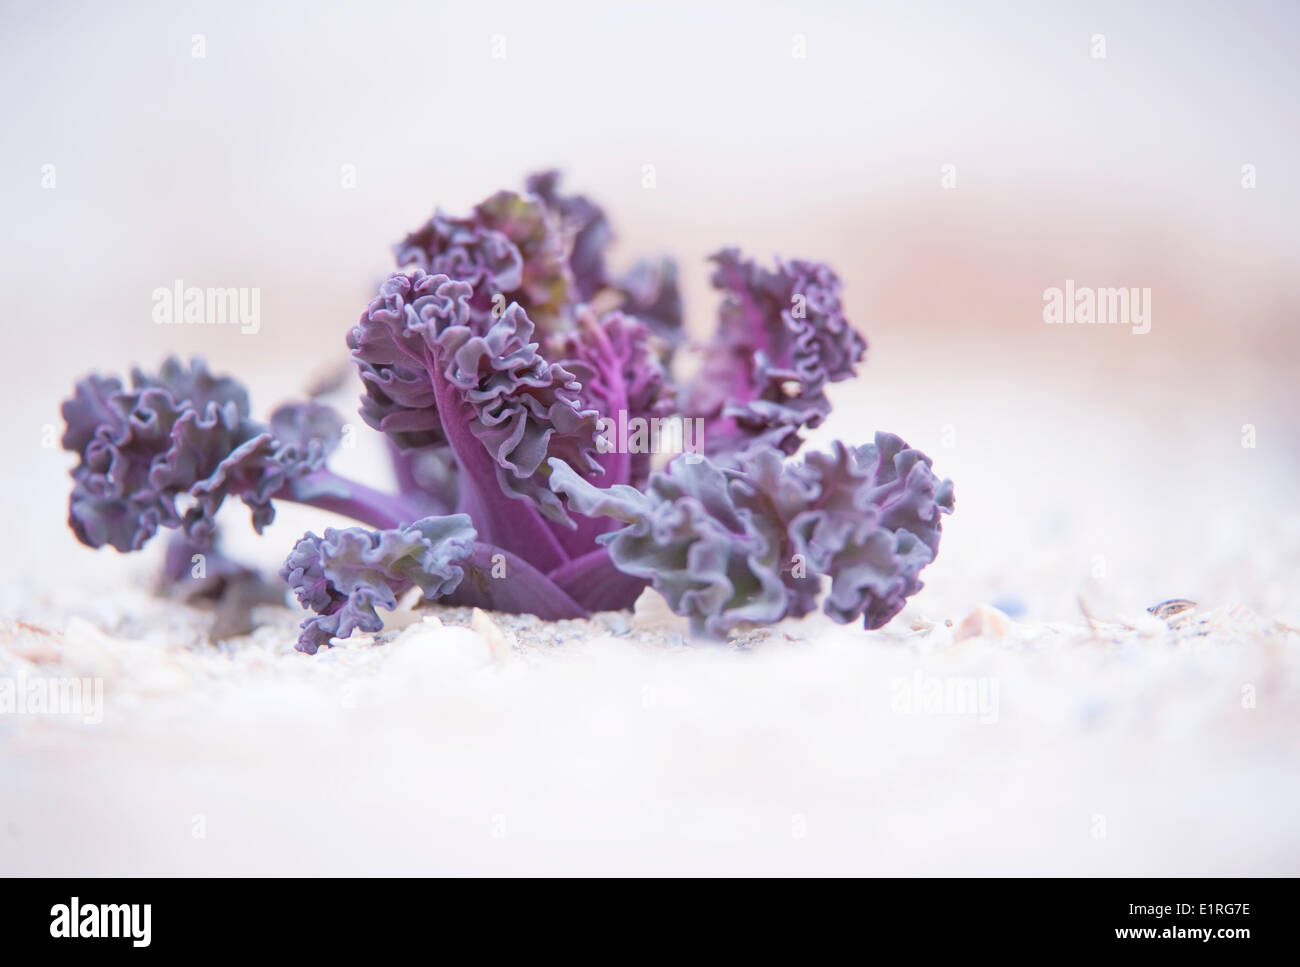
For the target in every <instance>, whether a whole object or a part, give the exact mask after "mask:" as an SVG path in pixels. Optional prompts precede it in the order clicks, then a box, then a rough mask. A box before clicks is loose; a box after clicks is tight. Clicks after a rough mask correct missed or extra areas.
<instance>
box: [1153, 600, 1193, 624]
mask: <svg viewBox="0 0 1300 967" xmlns="http://www.w3.org/2000/svg"><path fill="white" fill-rule="evenodd" d="M1194 607H1196V602H1195V601H1188V600H1187V599H1186V598H1170V599H1169V600H1168V601H1161V602H1160V603H1159V604H1153V605H1152V606H1151V607H1149V608H1147V611H1149V612H1150V613H1151V614H1153V615H1155V616H1156V617H1157V618H1162V619H1164V620H1165V621H1168V620H1169V619H1170V618H1173V617H1175V616H1177V615H1180V614H1183V613H1184V612H1186V611H1190V610H1192V608H1194ZM1179 620H1180V621H1181V620H1182V619H1181V618H1180V619H1179Z"/></svg>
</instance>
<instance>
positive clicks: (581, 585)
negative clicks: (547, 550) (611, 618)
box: [546, 547, 650, 611]
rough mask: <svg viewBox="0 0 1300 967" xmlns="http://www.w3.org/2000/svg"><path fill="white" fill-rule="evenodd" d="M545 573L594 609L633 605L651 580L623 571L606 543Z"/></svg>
mask: <svg viewBox="0 0 1300 967" xmlns="http://www.w3.org/2000/svg"><path fill="white" fill-rule="evenodd" d="M546 576H547V578H549V579H550V580H551V582H552V583H553V584H555V586H556V587H558V588H559V589H560V590H562V591H566V592H568V594H569V596H570V597H571V598H573V600H574V601H576V602H577V603H578V604H580V605H582V606H583V607H584V608H588V609H590V610H591V611H618V610H621V609H623V608H630V607H632V605H634V604H635V603H636V599H637V598H638V597H640V595H641V592H642V591H644V590H645V589H646V587H647V586H648V585H649V584H650V582H649V581H647V580H646V579H645V578H638V577H633V576H632V575H630V574H624V573H623V572H622V571H620V570H619V569H618V568H617V567H616V566H615V565H614V562H613V561H612V560H610V557H609V549H608V548H606V547H598V548H596V549H595V550H594V551H589V552H588V553H586V554H584V555H582V556H581V557H575V558H574V559H573V560H571V561H566V562H565V563H564V564H561V565H560V566H559V567H557V568H556V569H555V570H553V571H551V572H550V573H549V574H547V575H546Z"/></svg>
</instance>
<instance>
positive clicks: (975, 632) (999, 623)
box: [953, 604, 1011, 641]
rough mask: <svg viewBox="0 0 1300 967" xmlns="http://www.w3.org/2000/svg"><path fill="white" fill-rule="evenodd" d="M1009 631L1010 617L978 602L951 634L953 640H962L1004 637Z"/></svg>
mask: <svg viewBox="0 0 1300 967" xmlns="http://www.w3.org/2000/svg"><path fill="white" fill-rule="evenodd" d="M1010 632H1011V619H1009V618H1008V617H1007V616H1006V615H1004V614H1003V613H1002V612H1001V611H999V610H998V609H997V608H991V607H989V606H988V605H987V604H980V605H976V606H975V609H974V610H973V611H971V613H970V614H968V615H966V617H965V618H963V619H962V622H961V624H960V625H958V626H957V631H956V632H955V633H954V634H953V641H964V640H966V639H967V638H1005V637H1006V636H1007V635H1008V634H1010Z"/></svg>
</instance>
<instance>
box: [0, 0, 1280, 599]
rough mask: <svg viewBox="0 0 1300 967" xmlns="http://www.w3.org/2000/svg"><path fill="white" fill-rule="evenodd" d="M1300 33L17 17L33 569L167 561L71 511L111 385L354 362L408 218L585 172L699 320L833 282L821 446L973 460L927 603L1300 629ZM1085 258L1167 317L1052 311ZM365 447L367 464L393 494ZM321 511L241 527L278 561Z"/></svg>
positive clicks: (7, 163) (73, 11) (1104, 19)
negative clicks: (1218, 619) (673, 277)
mask: <svg viewBox="0 0 1300 967" xmlns="http://www.w3.org/2000/svg"><path fill="white" fill-rule="evenodd" d="M1298 22H1300V10H1297V8H1296V7H1295V5H1294V4H1290V3H1283V2H1279V3H1267V2H1253V3H1234V4H1227V3H1185V2H1179V3H1172V2H1171V3H1148V4H1143V5H1133V4H1129V3H1124V2H1115V3H1104V2H1089V3H1078V4H1068V5H1067V4H1042V3H1029V2H1025V3H994V2H982V3H978V4H971V3H949V4H942V3H935V4H915V3H906V4H904V3H899V4H865V3H848V2H844V3H831V2H821V3H811V2H810V3H799V4H784V3H770V2H762V0H758V2H745V3H739V2H734V3H733V2H728V3H716V4H700V3H694V2H681V3H677V2H655V3H639V4H635V3H634V4H620V5H617V6H613V5H605V4H597V3H559V4H536V3H525V2H519V3H492V2H486V3H472V4H469V3H465V4H448V3H392V2H383V0H380V2H371V3H366V4H342V3H276V4H265V5H264V4H231V3H216V2H212V3H184V2H182V3H172V2H169V3H148V2H138V3H125V4H114V5H106V4H99V3H54V4H48V5H39V6H38V5H29V4H21V5H20V4H16V3H7V4H5V5H4V7H3V15H2V20H0V53H2V54H3V56H0V89H3V91H4V92H5V93H4V95H3V99H2V101H0V104H2V111H3V115H2V121H3V127H2V129H3V130H4V132H5V142H6V147H5V150H4V152H3V153H0V197H2V198H3V211H4V215H5V218H4V221H5V240H4V243H3V244H4V250H3V258H0V273H2V274H3V276H2V278H0V293H2V294H0V299H3V309H4V313H3V319H4V321H3V325H4V329H5V346H6V351H7V354H8V357H9V373H8V376H7V378H6V379H5V380H4V383H3V389H0V392H2V393H3V394H4V396H3V406H4V412H5V420H4V428H3V433H4V435H5V440H4V444H5V445H4V451H3V452H4V453H5V454H6V455H7V459H6V460H5V471H4V489H5V498H6V499H5V501H4V507H5V511H4V514H5V530H6V531H7V533H8V534H9V535H10V541H11V542H12V543H18V544H21V546H23V547H24V549H25V551H24V553H23V554H22V555H6V556H5V560H4V561H3V563H2V564H0V567H2V568H3V569H4V570H3V576H5V577H7V578H11V579H15V580H17V579H19V578H21V579H22V580H21V582H20V584H18V585H15V584H12V583H11V585H10V591H9V592H8V593H9V594H10V595H11V596H15V595H26V594H28V593H31V588H32V584H33V582H34V583H35V585H36V586H37V588H38V589H39V586H41V585H43V584H45V585H48V584H50V583H52V582H65V581H78V580H91V579H94V578H98V577H103V576H106V575H112V574H116V573H118V571H119V570H120V569H122V568H126V569H128V570H130V569H132V568H136V567H139V570H137V571H131V572H130V573H133V574H137V575H139V574H144V573H146V572H147V571H148V569H149V567H151V566H152V564H151V563H149V564H148V566H145V564H143V563H142V564H139V565H137V563H136V562H133V561H129V560H128V561H124V560H122V559H121V558H119V557H118V555H116V554H115V553H114V552H113V551H111V550H103V551H100V552H98V553H96V552H92V551H90V550H88V549H85V548H82V547H80V546H79V545H77V544H76V543H75V541H74V540H73V538H72V537H71V535H70V533H69V532H68V531H67V529H66V528H65V527H64V525H63V523H62V521H63V517H64V510H65V508H64V506H63V505H64V502H65V501H66V491H67V483H66V476H65V474H66V470H67V468H68V467H69V466H70V465H71V462H72V461H71V456H70V455H68V454H65V453H63V452H62V451H60V450H58V449H57V447H55V448H50V447H49V446H48V444H49V443H50V442H51V439H52V437H53V436H57V432H59V431H60V421H59V419H58V404H59V401H60V400H61V399H62V398H63V396H65V395H66V394H67V393H68V391H69V388H70V387H71V385H72V382H73V381H74V379H76V378H77V377H79V376H81V375H83V374H84V373H85V372H87V371H89V370H92V369H96V370H102V371H109V372H117V373H124V372H125V371H127V370H128V369H129V367H130V366H131V365H133V364H141V365H145V366H148V367H152V366H156V365H157V363H158V362H159V361H160V360H161V359H162V358H163V357H164V356H166V355H168V354H170V353H178V354H181V355H183V356H190V355H202V356H204V357H206V358H207V359H208V360H209V362H210V363H211V364H212V365H213V367H214V368H216V369H218V370H225V371H232V372H235V373H237V374H238V375H239V376H240V377H241V378H243V379H244V380H245V381H246V382H247V383H248V384H249V386H250V388H251V389H252V391H253V395H254V405H255V408H256V409H257V410H258V411H259V412H260V413H262V414H265V413H267V412H269V410H270V408H271V407H272V406H273V405H274V404H275V403H277V402H279V401H280V400H282V399H285V398H289V397H294V396H298V395H301V393H302V392H303V390H304V389H305V387H306V386H307V385H308V384H309V383H310V382H311V380H312V379H313V378H314V377H315V376H316V375H318V374H319V373H320V372H321V371H322V369H324V368H328V367H329V366H331V365H334V364H337V363H338V362H339V361H340V360H342V359H344V358H345V353H346V349H345V346H344V334H345V332H346V330H347V328H348V327H349V326H350V325H351V324H352V323H353V322H354V321H355V319H356V318H357V316H358V315H359V313H360V311H361V309H362V308H363V307H364V305H365V303H366V302H367V300H368V299H369V297H370V295H371V293H372V291H373V288H374V286H375V284H376V282H377V280H378V279H379V278H380V277H381V276H382V274H383V273H384V272H385V271H386V270H388V269H389V267H390V256H389V252H388V246H389V245H390V244H391V243H392V242H393V241H395V240H396V239H398V238H399V237H401V236H402V235H403V234H405V233H406V232H407V231H409V230H411V229H413V228H414V227H416V226H417V225H418V224H419V223H420V222H421V221H422V220H423V219H424V218H426V217H427V216H428V215H429V214H430V213H431V211H432V210H433V208H434V207H435V206H442V207H444V208H446V209H447V210H449V211H452V212H459V211H464V210H465V209H466V208H468V207H469V206H470V205H471V204H473V203H474V202H475V201H477V200H479V199H480V198H482V197H485V196H486V195H488V194H490V193H491V192H493V191H495V190H496V189H498V188H501V187H505V186H518V185H520V184H521V181H522V179H523V177H524V175H525V174H526V173H527V172H529V171H531V170H535V169H537V168H540V167H546V166H559V167H561V168H562V169H564V171H565V172H566V176H567V181H566V184H567V186H568V187H569V188H570V189H575V190H580V191H582V192H584V193H587V194H589V195H590V196H592V197H593V198H594V199H596V200H598V201H600V202H601V203H603V204H604V205H605V206H606V208H607V210H608V211H609V212H610V214H611V217H612V218H613V220H614V223H615V226H616V228H617V230H618V232H619V247H618V249H617V253H616V259H615V261H616V263H622V264H627V263H630V262H631V260H632V259H633V258H634V257H635V256H637V255H640V254H655V253H660V252H669V253H672V254H673V255H675V256H676V257H677V258H678V260H679V262H680V265H681V270H682V275H683V279H684V284H685V287H686V293H687V300H688V324H689V326H690V328H691V330H692V331H693V332H695V333H697V334H702V333H705V332H707V330H708V328H709V326H710V325H711V323H712V319H713V313H714V309H715V305H716V301H715V299H714V296H713V293H712V292H711V291H710V290H709V288H708V284H707V279H708V268H707V265H706V263H705V261H704V257H705V256H706V255H707V254H708V253H709V252H710V251H712V250H714V249H716V248H718V247H720V246H722V245H724V244H738V245H741V246H742V247H744V248H745V249H746V250H747V251H748V252H750V253H753V254H755V255H758V256H761V257H763V258H768V257H770V256H771V255H773V254H776V253H780V254H782V255H785V256H791V257H794V256H797V257H808V258H816V259H824V260H826V261H828V262H830V263H831V264H832V265H833V266H835V267H836V269H837V270H838V271H839V272H840V274H841V275H842V277H843V278H844V280H845V291H846V296H847V303H848V307H849V309H850V317H851V318H852V319H853V320H854V321H855V322H856V324H857V325H858V327H859V328H860V329H861V330H862V331H863V332H864V333H865V334H866V335H867V337H868V339H869V341H870V350H869V354H868V359H867V362H866V365H865V367H864V368H863V370H862V373H861V378H860V380H859V381H858V382H856V383H854V384H842V385H839V386H837V387H835V401H836V405H837V408H836V412H835V416H834V418H833V420H832V422H831V423H830V424H829V425H828V426H827V427H825V429H824V432H823V433H820V434H819V436H818V439H819V440H821V441H824V440H826V439H828V438H829V437H832V436H844V437H848V438H851V439H855V440H861V439H867V438H869V435H870V433H871V432H872V431H874V430H875V429H877V428H880V429H888V430H891V431H894V432H897V433H899V434H901V435H903V436H904V437H905V438H906V439H908V440H909V442H911V443H912V444H913V445H916V446H919V447H921V448H922V449H924V450H926V451H927V452H929V453H930V454H932V455H933V456H934V459H935V463H936V468H937V470H938V471H939V472H940V473H942V474H944V475H948V476H951V477H952V478H953V479H954V480H955V481H956V483H957V495H958V512H957V514H956V515H955V516H954V517H953V518H951V522H950V524H949V525H947V528H946V533H945V538H944V541H945V545H946V546H945V549H944V552H943V554H942V555H941V557H940V559H939V564H938V565H936V566H935V567H933V568H931V569H930V571H929V572H927V581H928V582H929V587H928V588H927V590H926V591H925V592H923V595H922V596H921V597H920V598H918V599H917V600H916V606H917V607H918V608H919V609H921V610H923V611H928V612H930V613H935V614H944V615H952V614H957V613H961V612H964V609H967V608H969V607H970V606H971V605H973V604H976V603H979V602H981V601H985V602H987V601H994V602H997V603H999V605H1000V606H1002V607H1004V609H1006V610H1007V611H1009V612H1010V613H1012V614H1014V615H1016V616H1022V615H1024V616H1031V617H1036V618H1040V619H1057V618H1061V617H1065V616H1069V617H1072V618H1074V617H1077V616H1078V606H1077V599H1078V598H1079V596H1080V595H1084V596H1087V597H1089V598H1090V599H1092V600H1093V601H1094V604H1095V606H1096V607H1097V608H1098V609H1100V610H1101V611H1106V612H1109V611H1116V612H1118V611H1122V610H1124V609H1129V610H1133V609H1138V610H1140V609H1141V608H1143V607H1145V606H1147V605H1149V604H1154V603H1155V602H1156V601H1159V600H1162V599H1164V598H1168V597H1175V596H1177V597H1190V598H1193V599H1196V600H1198V601H1203V602H1206V603H1213V604H1219V603H1231V602H1241V603H1245V604H1247V605H1248V606H1250V607H1252V608H1254V609H1256V610H1260V611H1266V612H1268V613H1271V614H1275V615H1279V616H1284V615H1290V616H1291V617H1298V616H1300V614H1298V612H1297V607H1298V604H1297V601H1296V599H1295V596H1294V594H1291V595H1290V596H1288V593H1287V592H1288V591H1292V592H1293V591H1294V588H1295V583H1294V582H1291V583H1290V584H1289V585H1288V582H1287V578H1288V577H1295V576H1296V562H1297V559H1300V515H1298V514H1297V509H1296V506H1295V499H1294V486H1293V481H1294V479H1295V473H1296V471H1297V448H1296V445H1295V444H1296V441H1297V439H1298V431H1300V409H1298V408H1297V406H1296V402H1297V390H1296V387H1295V384H1296V376H1295V374H1296V365H1297V361H1298V358H1300V329H1298V328H1297V322H1298V321H1300V320H1298V319H1297V310H1298V308H1300V273H1298V272H1297V255H1298V247H1297V240H1298V237H1297V232H1296V224H1297V215H1298V214H1300V179H1298V178H1297V176H1296V158H1297V157H1298V156H1300V138H1298V137H1297V126H1296V124H1295V123H1294V117H1295V109H1294V102H1295V97H1296V93H1297V89H1298V85H1297V80H1298V79H1300V76H1298V75H1300V61H1297V59H1296V58H1295V49H1296V40H1297V29H1296V28H1297V25H1298ZM648 173H649V174H648ZM177 279H182V280H184V282H185V284H186V285H187V286H188V285H195V286H200V287H208V286H221V287H225V286H235V287H248V288H254V287H255V288H258V289H260V292H261V328H260V331H259V332H258V333H257V334H256V335H245V334H241V333H240V332H239V331H238V329H237V328H236V327H206V326H193V327H190V326H156V325H155V324H154V323H153V322H152V320H151V316H150V313H151V309H152V301H151V294H152V292H153V291H154V289H155V288H158V287H169V286H171V285H172V284H173V283H174V281H175V280H177ZM1067 279H1072V280H1075V282H1076V283H1077V284H1078V285H1081V286H1084V285H1086V286H1094V287H1109V286H1125V287H1138V288H1149V289H1150V290H1151V293H1152V296H1151V303H1152V325H1151V330H1150V332H1149V333H1147V334H1145V335H1140V336H1139V335H1135V334H1134V333H1133V332H1131V331H1130V329H1129V328H1128V327H1125V326H1114V327H1102V326H1075V327H1063V326H1049V325H1045V324H1044V322H1043V317H1042V310H1043V292H1044V290H1045V289H1047V288H1049V287H1061V286H1064V284H1065V280H1067ZM353 398H354V393H353V389H352V387H349V390H348V393H347V394H345V395H343V396H341V397H340V398H339V400H338V402H339V404H340V406H341V407H342V408H345V409H346V410H347V412H349V413H351V412H353V410H354V403H353ZM1247 425H1249V427H1251V428H1253V442H1254V446H1253V447H1248V446H1243V440H1244V439H1247V438H1249V437H1250V435H1251V432H1252V431H1248V430H1246V429H1244V428H1245V427H1246V426H1247ZM51 427H53V428H54V429H53V430H52V429H51ZM361 435H362V436H363V437H366V438H367V439H366V440H365V441H363V445H362V446H361V447H359V448H358V449H357V450H356V451H355V452H351V453H347V454H344V460H345V469H347V470H349V471H351V472H353V473H355V474H358V475H360V476H362V477H370V478H373V479H374V480H377V481H381V480H383V479H384V478H385V476H386V474H387V469H386V467H385V466H384V464H383V461H382V460H381V459H379V457H378V453H379V451H378V449H377V448H374V449H372V448H371V444H372V443H373V442H374V441H371V440H369V437H370V434H369V433H368V431H366V430H365V429H364V427H363V428H362V431H361ZM43 444H44V445H43ZM348 461H350V463H351V466H348V465H347V462H348ZM229 513H230V514H231V515H232V517H233V516H234V515H242V514H243V511H242V509H235V508H232V509H230V510H229ZM323 523H324V522H322V520H321V515H320V514H319V513H317V512H311V513H309V514H306V515H305V516H304V515H303V514H302V513H299V512H297V511H294V510H292V509H291V510H288V511H286V512H284V513H282V515H281V519H280V520H279V521H277V523H276V525H275V528H274V529H273V530H272V532H271V534H270V539H269V540H264V541H260V542H259V541H257V540H255V539H254V538H252V537H251V535H246V534H245V532H246V531H247V530H248V528H247V527H246V526H245V525H244V524H243V522H242V521H241V522H239V523H238V526H235V527H232V528H230V531H231V536H232V540H234V542H235V547H236V549H238V550H240V551H241V552H243V553H245V554H248V555H252V556H255V557H259V559H261V560H263V561H264V562H265V563H267V564H268V565H269V566H274V565H275V564H276V563H278V560H279V559H280V557H281V556H282V554H283V549H284V548H285V547H287V546H288V544H287V542H288V541H289V540H291V539H292V537H294V536H296V534H298V533H301V531H302V530H303V529H304V528H306V527H313V528H319V527H321V526H323ZM18 587H21V588H22V589H23V590H21V591H18V590H15V589H16V588H18Z"/></svg>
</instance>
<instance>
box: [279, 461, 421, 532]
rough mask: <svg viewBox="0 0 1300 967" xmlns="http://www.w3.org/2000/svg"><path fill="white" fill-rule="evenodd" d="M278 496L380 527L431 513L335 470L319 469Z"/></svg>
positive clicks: (408, 520)
mask: <svg viewBox="0 0 1300 967" xmlns="http://www.w3.org/2000/svg"><path fill="white" fill-rule="evenodd" d="M275 497H276V498H277V499H280V500H292V501H294V502H295V503H299V504H304V505H306V506H308V507H319V508H320V509H321V510H328V511H332V512H333V513H336V514H343V515H344V516H345V517H351V518H352V519H353V520H356V521H360V522H361V523H363V524H368V525H369V526H371V527H375V528H378V529H379V530H387V529H389V528H392V527H401V526H403V525H405V524H410V523H411V522H413V521H417V520H419V519H420V518H421V517H426V516H428V515H427V514H425V513H423V512H421V511H420V509H419V508H418V507H416V506H414V505H413V504H411V503H410V502H409V501H408V500H406V499H405V498H403V497H399V496H396V495H394V494H386V493H383V492H382V491H379V490H375V489H374V488H373V487H367V486H366V485H365V484H361V483H357V482H356V481H355V480H349V479H347V478H346V477H341V476H339V475H338V474H336V473H335V472H334V471H332V470H317V471H316V472H315V473H309V474H307V475H306V476H304V477H299V478H298V479H297V480H294V481H293V482H291V483H288V484H286V485H285V486H283V487H281V488H280V489H279V491H277V492H276V494H275Z"/></svg>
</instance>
